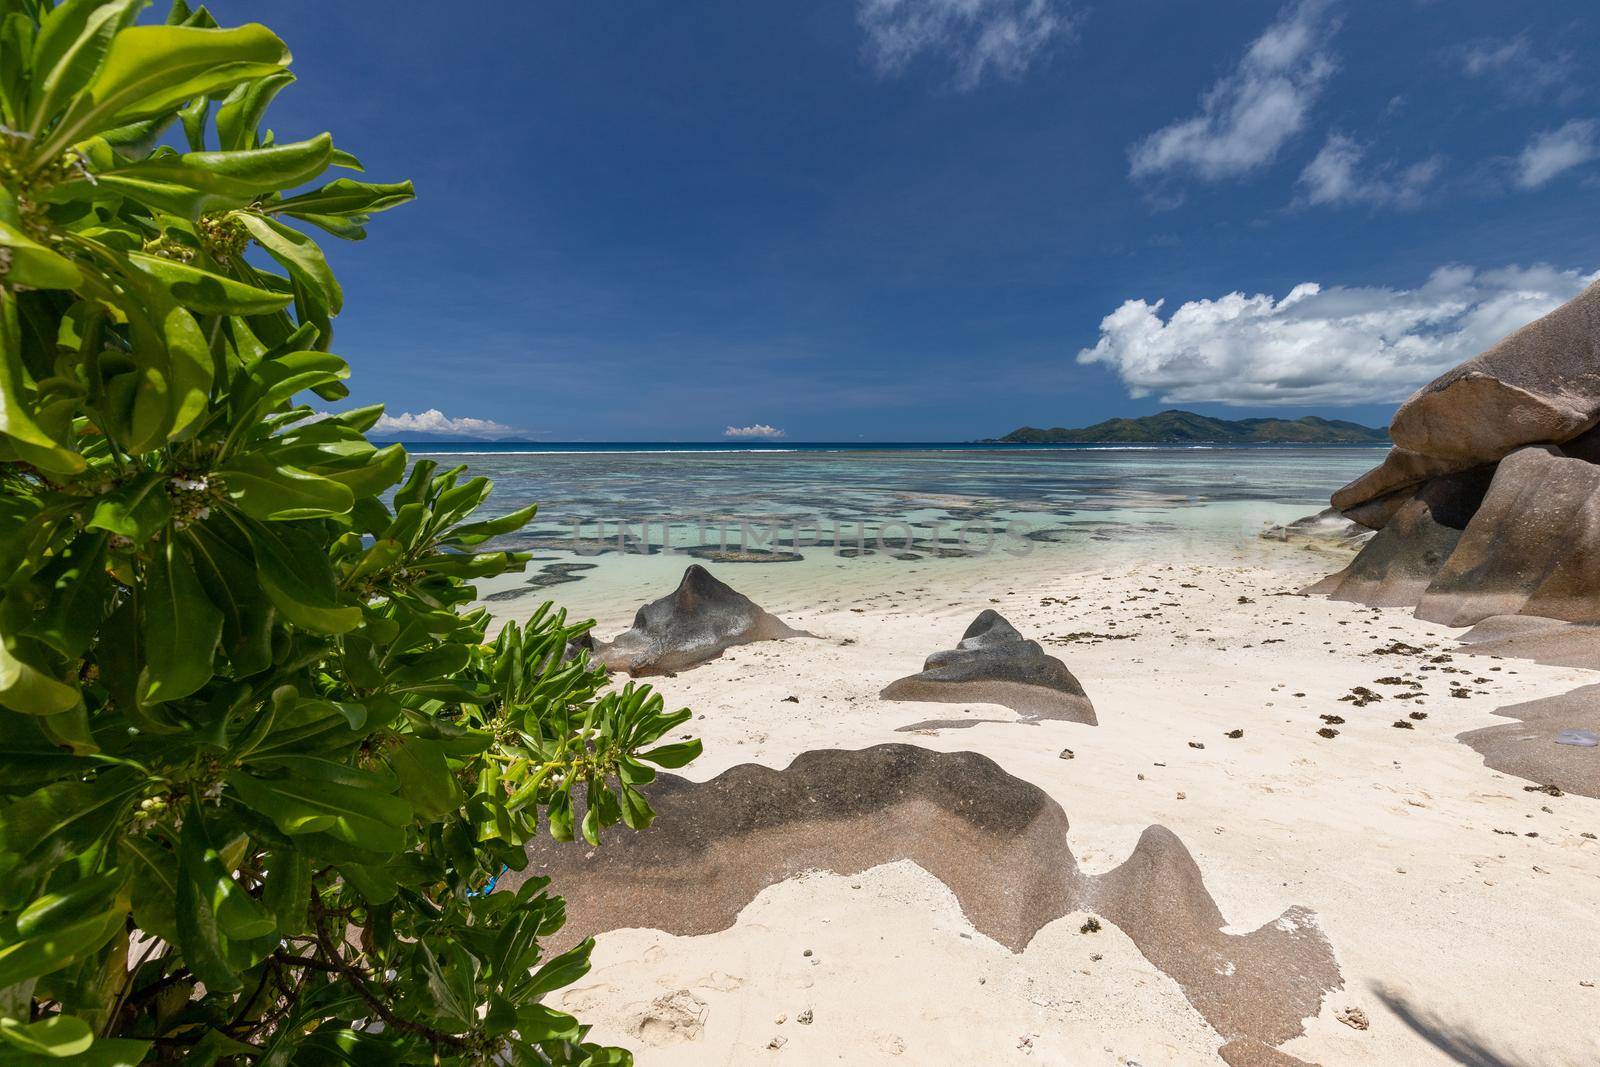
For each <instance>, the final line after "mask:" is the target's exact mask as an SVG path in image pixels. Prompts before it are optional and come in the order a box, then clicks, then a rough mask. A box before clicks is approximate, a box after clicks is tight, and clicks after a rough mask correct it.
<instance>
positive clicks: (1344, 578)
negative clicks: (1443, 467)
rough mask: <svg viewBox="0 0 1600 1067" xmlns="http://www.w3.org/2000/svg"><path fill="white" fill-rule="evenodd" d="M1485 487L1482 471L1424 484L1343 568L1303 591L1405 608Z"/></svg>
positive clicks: (1449, 548) (1439, 563)
mask: <svg viewBox="0 0 1600 1067" xmlns="http://www.w3.org/2000/svg"><path fill="white" fill-rule="evenodd" d="M1488 484H1489V479H1488V473H1487V469H1486V468H1480V469H1477V470H1471V471H1463V472H1462V473H1460V474H1452V475H1446V476H1445V477H1443V478H1435V479H1434V480H1433V481H1430V482H1427V483H1426V484H1424V485H1423V486H1421V487H1420V488H1418V489H1417V490H1415V491H1414V492H1412V494H1411V495H1410V497H1409V498H1408V499H1407V500H1406V502H1405V503H1404V504H1403V505H1402V506H1401V507H1400V509H1399V510H1398V511H1396V512H1395V514H1394V517H1393V518H1392V519H1390V520H1389V522H1388V523H1387V524H1386V525H1385V526H1384V528H1383V529H1381V530H1379V531H1378V532H1377V534H1376V535H1375V536H1374V537H1373V538H1372V540H1370V541H1368V542H1367V544H1366V547H1364V548H1363V549H1362V550H1361V552H1360V554H1359V555H1357V556H1356V558H1355V559H1353V560H1351V561H1350V565H1349V566H1347V567H1346V568H1345V569H1344V570H1342V571H1340V572H1339V573H1337V574H1333V575H1329V576H1328V577H1327V578H1324V579H1323V580H1322V581H1320V582H1318V583H1316V584H1315V585H1312V586H1311V587H1309V588H1308V589H1307V590H1306V592H1308V593H1325V594H1327V595H1328V597H1330V598H1331V599H1333V600H1349V601H1354V602H1356V603H1359V604H1368V605H1371V606H1372V607H1410V606H1411V605H1413V604H1415V603H1416V602H1417V600H1418V599H1419V598H1420V597H1421V596H1422V595H1423V593H1424V591H1425V590H1427V588H1428V586H1429V584H1430V583H1431V582H1432V581H1433V579H1434V576H1435V575H1437V574H1438V572H1439V570H1440V568H1441V567H1443V566H1444V564H1445V561H1446V560H1447V559H1449V558H1450V555H1451V553H1452V552H1454V551H1455V549H1456V546H1457V544H1458V543H1459V542H1460V540H1461V536H1462V531H1463V530H1465V529H1466V527H1467V525H1468V523H1469V522H1470V521H1471V519H1472V516H1473V513H1474V512H1475V511H1476V510H1477V508H1478V505H1479V503H1480V502H1481V501H1482V500H1483V496H1484V492H1485V490H1486V489H1487V488H1488Z"/></svg>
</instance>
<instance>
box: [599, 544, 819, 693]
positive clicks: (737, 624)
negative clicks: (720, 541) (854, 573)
mask: <svg viewBox="0 0 1600 1067" xmlns="http://www.w3.org/2000/svg"><path fill="white" fill-rule="evenodd" d="M810 636H811V635H810V634H808V633H806V632H805V631H804V630H795V629H791V628H790V627H788V626H786V625H785V624H784V623H783V622H782V621H781V620H780V619H778V618H777V617H776V616H774V615H771V614H769V613H767V612H765V611H763V610H761V608H760V607H758V606H757V605H756V604H755V602H754V601H752V600H751V599H750V598H749V597H747V596H745V595H743V594H742V593H739V592H738V591H736V590H734V589H733V588H732V587H730V586H728V585H725V584H724V583H722V582H719V581H718V580H717V579H715V578H713V577H712V576H711V572H710V571H708V570H706V569H705V568H704V567H702V566H700V565H699V564H698V563H695V564H692V565H691V566H690V567H689V569H688V570H686V571H684V572H683V580H682V581H681V582H679V583H678V588H677V589H675V590H673V592H672V593H671V594H669V595H668V596H664V597H662V598H661V599H660V600H653V601H651V602H650V603H648V604H646V605H645V606H644V607H642V608H640V609H639V612H638V614H636V615H635V616H634V617H633V628H632V629H629V630H625V631H623V632H622V633H620V634H618V635H617V636H616V638H615V639H613V640H611V641H597V642H595V652H594V655H595V658H596V659H597V660H599V661H600V662H601V663H603V664H605V665H606V666H607V667H609V668H611V669H612V670H617V671H627V672H628V673H629V674H630V675H634V676H638V675H643V674H665V673H667V672H669V671H681V670H686V669H688V668H690V667H694V666H698V665H699V664H701V663H705V662H706V661H707V660H713V659H716V658H717V657H718V656H720V655H722V653H723V652H725V651H727V650H728V649H730V648H732V647H733V646H734V645H743V644H749V643H750V642H752V641H778V640H782V639H783V638H786V637H810Z"/></svg>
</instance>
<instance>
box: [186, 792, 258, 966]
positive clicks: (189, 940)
mask: <svg viewBox="0 0 1600 1067" xmlns="http://www.w3.org/2000/svg"><path fill="white" fill-rule="evenodd" d="M221 865H222V864H221V859H220V858H219V857H217V855H216V852H215V851H214V850H213V849H212V848H211V843H210V842H209V841H208V840H207V838H206V832H205V822H204V819H203V817H202V815H201V810H200V805H199V802H198V801H196V802H195V803H193V804H191V805H190V808H189V811H188V813H187V815H186V817H185V818H184V820H183V829H182V831H181V833H180V835H179V838H178V898H177V914H178V923H177V925H178V948H179V950H180V951H182V953H183V961H184V963H185V964H186V965H187V966H188V968H189V970H190V971H191V972H193V974H194V976H195V977H196V978H198V979H200V981H202V982H204V983H205V984H206V988H207V989H209V990H215V991H216V992H219V993H236V992H238V991H239V990H240V989H242V988H244V982H243V981H242V980H241V979H240V978H239V975H238V974H237V972H235V970H234V968H233V967H232V965H231V964H230V963H229V962H228V943H227V939H226V938H225V937H224V936H223V934H222V929H221V927H220V925H219V924H218V921H217V892H216V891H217V889H218V886H217V880H216V874H215V871H216V869H217V868H220V867H221ZM224 877H226V872H224ZM229 881H232V879H229Z"/></svg>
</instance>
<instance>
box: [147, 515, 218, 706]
mask: <svg viewBox="0 0 1600 1067" xmlns="http://www.w3.org/2000/svg"><path fill="white" fill-rule="evenodd" d="M139 606H140V611H141V614H142V622H141V632H142V634H143V638H144V653H145V668H144V671H143V672H142V673H141V674H140V678H139V700H140V703H142V704H158V703H161V702H163V701H167V700H176V699H177V698H178V697H185V696H188V695H189V694H190V693H193V692H194V691H195V690H197V689H199V688H200V687H201V686H203V685H205V684H206V683H207V682H209V681H210V680H211V678H212V662H211V659H212V656H213V655H215V653H216V650H217V643H218V642H219V641H221V640H222V612H220V611H218V610H217V607H216V605H215V604H213V603H212V602H211V600H210V598H209V597H207V596H206V591H205V587H204V586H202V585H201V584H200V579H199V577H198V576H197V575H196V574H195V571H194V566H193V564H191V563H190V562H189V556H188V554H187V553H186V552H184V551H183V550H182V548H181V547H180V546H179V544H178V542H177V539H176V538H173V537H168V538H167V539H166V540H165V541H164V542H162V543H161V544H159V545H157V546H156V547H155V550H154V551H153V552H152V553H151V559H150V565H149V568H148V570H147V573H146V575H145V584H144V589H143V592H142V596H141V597H140V599H139Z"/></svg>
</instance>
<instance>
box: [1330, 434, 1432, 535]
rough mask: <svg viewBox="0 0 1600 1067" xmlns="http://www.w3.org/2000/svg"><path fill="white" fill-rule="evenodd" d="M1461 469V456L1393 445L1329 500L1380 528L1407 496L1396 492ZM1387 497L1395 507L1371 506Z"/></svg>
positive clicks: (1336, 507)
mask: <svg viewBox="0 0 1600 1067" xmlns="http://www.w3.org/2000/svg"><path fill="white" fill-rule="evenodd" d="M1462 469H1464V468H1463V462H1462V461H1461V460H1458V459H1441V458H1439V457H1437V456H1425V455H1422V454H1421V453H1419V452H1411V451H1409V450H1407V449H1404V448H1391V449H1390V450H1389V452H1388V454H1387V455H1385V456H1384V457H1383V462H1382V463H1379V464H1378V465H1377V466H1376V467H1374V468H1372V469H1371V470H1370V471H1368V472H1367V473H1365V474H1363V475H1362V476H1361V477H1359V478H1357V479H1356V480H1355V481H1353V482H1351V483H1350V484H1349V485H1346V486H1344V487H1342V488H1340V489H1337V490H1335V491H1334V494H1333V496H1332V498H1331V499H1330V501H1329V502H1330V503H1331V504H1332V505H1333V510H1334V511H1337V512H1339V513H1341V514H1343V515H1344V516H1345V518H1347V519H1349V520H1350V521H1352V522H1355V523H1359V524H1360V525H1362V526H1367V527H1370V528H1371V529H1374V530H1381V529H1383V527H1384V525H1385V523H1386V522H1387V521H1388V518H1389V516H1390V515H1392V514H1393V513H1394V511H1395V509H1396V508H1398V506H1399V504H1400V503H1402V502H1403V501H1404V499H1405V498H1404V496H1397V495H1396V494H1400V493H1401V491H1402V490H1406V489H1410V488H1412V487H1414V486H1418V485H1421V484H1422V483H1423V482H1426V481H1430V480H1432V479H1434V478H1439V477H1443V476H1444V475H1446V474H1454V473H1455V472H1457V471H1459V470H1462ZM1385 500H1390V501H1394V502H1395V506H1394V507H1390V508H1385V507H1382V506H1381V504H1380V506H1379V507H1372V506H1371V505H1373V504H1375V503H1380V502H1382V501H1385Z"/></svg>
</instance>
